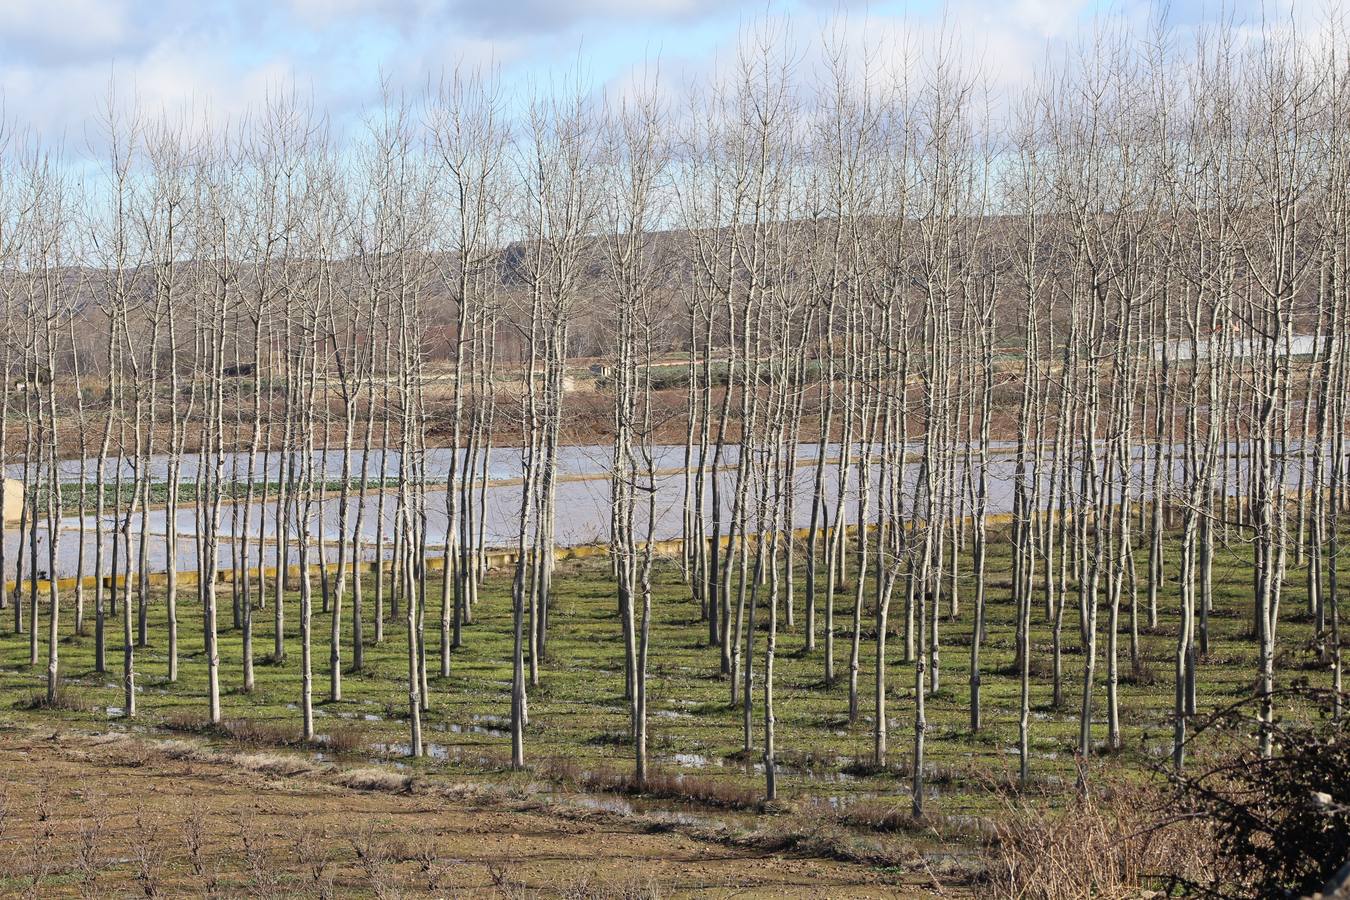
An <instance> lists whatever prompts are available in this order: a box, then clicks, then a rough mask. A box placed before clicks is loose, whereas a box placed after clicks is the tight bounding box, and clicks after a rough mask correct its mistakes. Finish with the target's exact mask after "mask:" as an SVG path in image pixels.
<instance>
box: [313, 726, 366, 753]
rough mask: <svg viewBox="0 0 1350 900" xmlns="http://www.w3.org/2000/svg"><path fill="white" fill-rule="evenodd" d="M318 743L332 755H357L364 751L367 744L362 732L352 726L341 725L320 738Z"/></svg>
mask: <svg viewBox="0 0 1350 900" xmlns="http://www.w3.org/2000/svg"><path fill="white" fill-rule="evenodd" d="M318 743H319V745H320V746H322V747H323V748H324V749H325V750H328V751H329V752H331V753H355V752H356V751H358V750H361V749H364V748H365V746H366V744H365V741H364V739H362V737H361V730H360V729H359V728H355V727H353V726H351V725H340V726H337V727H335V728H333V729H332V730H330V731H329V732H328V733H327V734H325V735H322V736H320V738H319V740H318Z"/></svg>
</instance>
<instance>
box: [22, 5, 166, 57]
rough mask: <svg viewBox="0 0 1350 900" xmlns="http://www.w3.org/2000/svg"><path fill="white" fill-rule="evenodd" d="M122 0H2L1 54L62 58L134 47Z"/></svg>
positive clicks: (132, 27) (134, 32)
mask: <svg viewBox="0 0 1350 900" xmlns="http://www.w3.org/2000/svg"><path fill="white" fill-rule="evenodd" d="M138 43H139V37H138V30H137V28H136V27H135V25H134V23H133V21H132V15H131V8H130V7H129V6H128V4H127V2H125V0H6V2H4V3H0V58H3V59H5V60H11V61H12V60H25V59H27V60H38V61H41V62H44V63H48V64H52V63H62V62H68V61H72V60H79V59H88V58H90V57H95V56H104V55H106V54H108V53H109V52H118V51H122V50H125V49H128V48H132V47H135V46H136V45H137V44H138Z"/></svg>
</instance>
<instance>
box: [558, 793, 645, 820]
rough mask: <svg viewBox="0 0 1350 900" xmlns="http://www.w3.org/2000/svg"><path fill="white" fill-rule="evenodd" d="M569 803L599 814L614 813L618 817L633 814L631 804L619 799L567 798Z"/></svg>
mask: <svg viewBox="0 0 1350 900" xmlns="http://www.w3.org/2000/svg"><path fill="white" fill-rule="evenodd" d="M568 800H569V802H571V803H575V804H576V805H577V806H584V807H585V808H587V809H595V810H599V811H601V812H608V813H615V814H617V815H620V816H631V815H632V814H633V804H631V803H629V802H628V801H627V800H624V799H621V798H619V797H591V796H580V797H569V798H568Z"/></svg>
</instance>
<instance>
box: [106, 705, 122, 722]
mask: <svg viewBox="0 0 1350 900" xmlns="http://www.w3.org/2000/svg"><path fill="white" fill-rule="evenodd" d="M107 712H108V718H110V719H117V718H120V717H121V716H122V715H124V714H125V713H126V710H125V709H123V708H122V707H120V706H109V707H108V709H107Z"/></svg>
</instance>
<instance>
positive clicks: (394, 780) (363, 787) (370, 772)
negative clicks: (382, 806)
mask: <svg viewBox="0 0 1350 900" xmlns="http://www.w3.org/2000/svg"><path fill="white" fill-rule="evenodd" d="M337 782H338V784H341V785H343V786H345V787H349V788H351V789H352V790H356V791H386V792H388V793H391V794H407V793H411V792H412V789H413V778H412V776H411V775H402V774H399V773H398V772H390V771H389V770H387V769H353V770H352V771H350V772H343V773H341V774H340V775H338V777H337Z"/></svg>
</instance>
